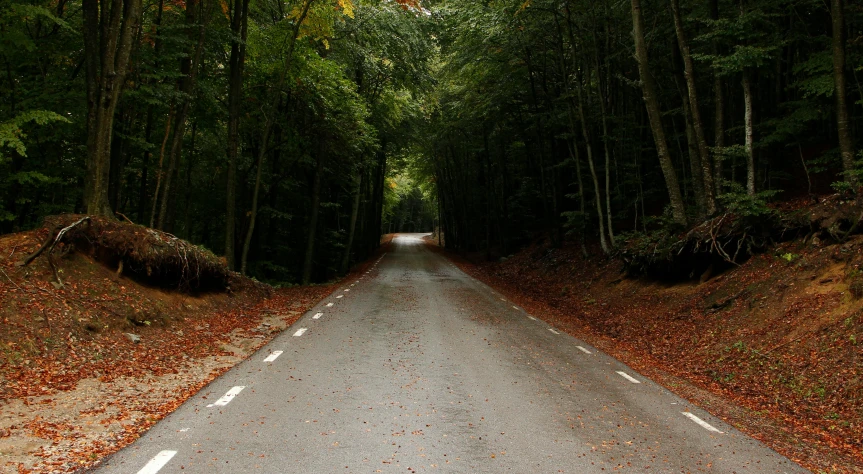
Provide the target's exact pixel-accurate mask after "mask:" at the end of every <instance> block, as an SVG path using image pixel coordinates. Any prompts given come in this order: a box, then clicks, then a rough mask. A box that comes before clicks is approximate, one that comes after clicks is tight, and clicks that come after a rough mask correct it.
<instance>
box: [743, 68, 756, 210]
mask: <svg viewBox="0 0 863 474" xmlns="http://www.w3.org/2000/svg"><path fill="white" fill-rule="evenodd" d="M743 109H744V111H743V122H744V123H743V129H744V134H745V149H746V194H748V195H749V196H755V151H754V150H753V142H754V132H753V130H752V79H751V78H750V76H749V72H748V71H743Z"/></svg>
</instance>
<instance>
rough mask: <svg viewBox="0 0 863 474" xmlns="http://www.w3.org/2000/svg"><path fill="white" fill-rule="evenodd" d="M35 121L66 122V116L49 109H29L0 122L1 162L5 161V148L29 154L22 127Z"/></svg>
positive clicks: (40, 122) (43, 123)
mask: <svg viewBox="0 0 863 474" xmlns="http://www.w3.org/2000/svg"><path fill="white" fill-rule="evenodd" d="M29 122H33V123H35V124H36V125H46V124H48V123H51V122H66V123H68V122H69V120H67V119H66V118H65V117H63V116H61V115H59V114H56V113H54V112H49V111H47V110H29V111H27V112H23V113H21V114H18V115H17V116H16V117H14V118H13V119H11V120H8V121H6V122H2V123H0V163H2V162H3V148H11V149H12V150H14V151H15V152H16V153H18V154H19V155H21V156H27V147H26V145H25V144H24V142H23V139H24V138H25V137H26V135H25V134H24V131H23V130H22V128H21V127H23V126H24V125H25V124H27V123H29Z"/></svg>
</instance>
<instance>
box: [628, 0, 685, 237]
mask: <svg viewBox="0 0 863 474" xmlns="http://www.w3.org/2000/svg"><path fill="white" fill-rule="evenodd" d="M632 25H633V27H632V36H633V38H634V39H635V59H636V60H637V61H638V72H639V76H640V77H641V90H642V92H643V94H644V105H645V107H646V108H647V116H648V117H649V119H650V129H651V131H652V132H653V141H654V142H655V144H656V153H657V155H658V156H659V163H660V166H661V167H662V174H663V175H664V176H665V185H666V187H667V188H668V196H669V198H670V199H671V212H672V215H673V216H674V221H675V222H677V223H678V224H680V225H684V226H685V225H686V212H685V210H684V208H683V196H682V195H681V194H680V185H679V184H678V182H677V173H676V172H675V171H674V165H673V164H672V163H671V155H670V154H669V151H668V141H667V140H666V139H665V130H664V129H663V126H662V115H661V114H660V111H659V100H658V99H657V94H656V84H655V83H654V79H653V75H651V73H650V65H649V63H648V60H647V44H646V43H645V41H644V16H643V14H642V12H641V1H640V0H632Z"/></svg>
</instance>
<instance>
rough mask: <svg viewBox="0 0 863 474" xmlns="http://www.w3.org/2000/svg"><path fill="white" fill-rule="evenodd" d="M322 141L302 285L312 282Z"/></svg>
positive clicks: (322, 155)
mask: <svg viewBox="0 0 863 474" xmlns="http://www.w3.org/2000/svg"><path fill="white" fill-rule="evenodd" d="M323 143H324V141H323V140H321V147H320V150H319V152H318V164H317V168H316V169H315V182H314V184H313V185H312V211H311V216H310V217H309V232H308V237H306V256H305V259H303V280H302V281H303V285H308V284H309V283H311V282H312V264H313V263H314V257H315V234H316V233H317V230H318V213H319V211H320V207H321V178H322V175H323V174H324V145H323Z"/></svg>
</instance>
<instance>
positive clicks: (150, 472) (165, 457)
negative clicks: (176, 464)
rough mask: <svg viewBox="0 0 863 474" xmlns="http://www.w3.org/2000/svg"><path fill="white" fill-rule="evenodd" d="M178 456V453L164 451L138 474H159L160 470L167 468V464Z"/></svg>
mask: <svg viewBox="0 0 863 474" xmlns="http://www.w3.org/2000/svg"><path fill="white" fill-rule="evenodd" d="M175 454H177V452H176V451H162V452H160V453H159V454H157V455H156V456H155V457H154V458H153V459H151V460H150V462H148V463H147V465H145V466H144V467H142V468H141V470H140V471H138V474H155V473H157V472H159V469H162V468H163V467H165V464H168V461H170V460H171V458H172V457H174V455H175Z"/></svg>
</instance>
